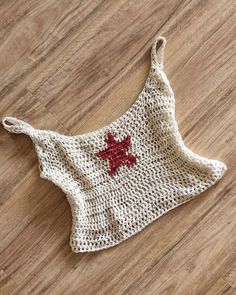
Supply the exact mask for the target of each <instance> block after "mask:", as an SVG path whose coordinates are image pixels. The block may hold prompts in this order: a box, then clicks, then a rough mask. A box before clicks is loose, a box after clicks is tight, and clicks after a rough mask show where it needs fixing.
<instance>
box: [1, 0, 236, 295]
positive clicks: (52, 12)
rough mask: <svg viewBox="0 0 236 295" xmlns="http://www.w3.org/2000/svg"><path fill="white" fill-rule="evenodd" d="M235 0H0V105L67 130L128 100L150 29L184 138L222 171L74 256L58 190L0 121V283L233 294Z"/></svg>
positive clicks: (63, 289)
mask: <svg viewBox="0 0 236 295" xmlns="http://www.w3.org/2000/svg"><path fill="white" fill-rule="evenodd" d="M235 27H236V17H235V1H232V0H228V1H226V0H222V1H214V0H206V1H197V0H195V1H189V0H183V1H176V0H172V1H171V0H170V1H153V0H147V1H125V0H116V1H102V0H95V1H90V0H88V1H71V0H64V1H61V0H45V1H35V0H34V1H33V0H29V1H26V0H25V1H23V0H20V1H12V0H9V1H4V0H2V1H0V115H1V116H2V115H7V116H16V117H18V118H21V119H23V120H25V121H28V122H29V123H31V124H32V125H33V126H34V127H36V128H42V129H49V130H55V131H57V132H61V133H64V134H67V135H77V134H82V133H86V132H90V131H94V130H96V129H97V128H100V127H103V126H104V125H107V124H109V123H110V122H112V121H113V120H115V119H116V118H118V117H119V116H120V115H122V114H123V113H124V112H125V111H126V110H127V109H128V108H129V107H130V106H131V105H132V104H133V102H134V101H135V99H136V97H137V95H138V93H139V92H140V90H141V89H142V87H143V84H144V81H145V79H146V76H147V73H148V69H149V65H150V48H151V44H152V41H153V39H154V37H155V36H156V35H158V34H159V35H163V36H165V37H166V39H167V45H166V49H165V56H164V67H165V71H166V74H167V77H168V78H169V80H170V83H171V86H172V88H173V90H174V93H175V98H176V119H177V121H178V124H179V129H180V132H181V134H182V137H183V139H184V142H185V144H186V145H187V146H188V147H189V148H191V149H192V150H193V151H194V152H196V153H198V154H200V155H202V156H205V157H208V158H210V159H218V160H222V161H223V162H224V163H225V164H226V165H227V167H228V170H227V172H226V174H225V175H224V177H223V178H222V179H221V180H220V181H219V182H218V183H217V184H216V185H214V186H213V187H211V188H210V189H208V190H207V191H206V192H204V193H202V194H201V195H199V196H198V197H196V198H195V199H194V200H192V201H190V202H189V203H187V204H185V205H182V206H180V207H178V208H176V209H174V210H172V211H170V212H169V213H167V214H165V215H164V216H162V217H160V218H159V219H158V220H157V221H155V222H154V223H152V224H151V225H149V226H148V227H146V228H145V229H144V230H143V231H142V232H140V233H138V234H137V235H135V236H133V237H132V238H130V239H128V240H126V241H124V242H122V243H121V244H119V245H118V246H115V247H112V248H110V249H107V250H102V251H98V252H95V253H85V254H75V253H73V252H71V249H70V246H69V236H70V229H71V212H70V207H69V204H68V202H67V200H66V197H65V195H64V193H63V192H62V191H61V190H60V189H59V188H58V187H56V186H55V185H54V184H53V183H51V182H49V181H47V180H45V179H42V178H40V176H39V169H38V162H37V157H36V153H35V150H34V147H33V144H32V142H31V140H30V138H29V137H27V136H26V135H17V134H11V133H9V132H7V131H6V130H5V129H3V128H2V127H1V128H0V133H1V134H0V164H1V165H0V172H1V178H0V179H1V180H0V193H1V194H0V206H1V207H0V294H1V295H2V294H24V295H25V294H63V295H68V294H79V295H81V294H82V295H95V294H109V295H110V294H142V295H143V294H144V295H149V294H150V295H151V294H155V295H156V294H158V295H159V294H165V295H169V294H170V295H172V294H174V295H176V294H181V295H184V294H191V295H195V294H198V295H199V294H204V295H205V294H206V295H210V294H214V295H215V294H227V295H229V294H236V255H235V254H236V253H235V249H236V238H235V237H236V198H235V186H234V180H235V143H236V139H235V111H236V108H235V99H236V98H235V80H236V72H235V68H236V67H235V65H236V63H235V61H236V59H235V50H236V46H235V45H236V38H235V37H236V28H235Z"/></svg>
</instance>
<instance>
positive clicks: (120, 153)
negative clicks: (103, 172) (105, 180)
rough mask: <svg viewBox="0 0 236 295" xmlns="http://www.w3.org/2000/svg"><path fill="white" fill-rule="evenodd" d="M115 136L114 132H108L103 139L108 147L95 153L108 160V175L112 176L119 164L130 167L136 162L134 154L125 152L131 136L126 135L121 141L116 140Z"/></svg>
mask: <svg viewBox="0 0 236 295" xmlns="http://www.w3.org/2000/svg"><path fill="white" fill-rule="evenodd" d="M115 136H116V133H114V132H113V133H111V132H108V133H107V137H106V139H105V142H106V143H107V146H108V147H107V148H106V149H105V150H102V151H99V152H97V153H96V156H98V157H100V158H102V159H103V160H108V161H109V170H108V174H109V175H110V176H114V175H115V174H116V173H117V169H118V168H119V167H120V166H122V165H126V166H127V167H128V168H130V167H132V166H133V165H134V164H135V163H136V162H137V159H136V158H137V157H136V156H134V155H132V154H130V153H127V150H128V148H129V146H130V145H131V136H130V135H127V136H126V137H125V138H124V139H123V140H122V141H116V140H115V138H114V137H115Z"/></svg>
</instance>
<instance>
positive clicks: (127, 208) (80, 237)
mask: <svg viewBox="0 0 236 295" xmlns="http://www.w3.org/2000/svg"><path fill="white" fill-rule="evenodd" d="M157 45H160V46H157ZM165 45H166V39H165V38H164V37H161V36H158V37H157V38H155V40H154V42H153V45H152V50H151V66H150V71H149V75H148V77H147V80H146V83H145V86H144V88H143V90H142V91H141V93H140V94H139V96H138V98H137V99H136V101H135V102H134V104H133V105H132V106H131V107H130V108H129V109H128V110H127V111H126V112H125V113H124V114H123V115H122V116H121V117H119V118H118V119H117V120H115V121H113V122H112V123H110V124H109V125H107V126H105V127H103V128H100V129H98V130H96V131H94V132H89V133H86V134H82V135H77V136H66V135H62V134H59V133H57V132H55V131H48V130H41V129H35V128H33V127H32V126H31V125H30V124H28V123H26V122H24V121H22V120H19V119H16V118H14V117H3V119H2V124H3V126H4V128H5V129H7V130H8V131H10V132H13V133H25V134H27V135H29V136H30V138H31V139H32V141H33V143H34V146H35V150H36V152H37V156H38V160H39V169H40V176H41V177H42V178H45V179H48V180H51V181H52V182H53V183H54V184H55V185H57V186H59V187H60V188H61V189H62V190H63V191H64V192H65V194H66V196H67V199H68V201H69V203H70V206H71V212H72V216H73V224H72V229H71V236H70V245H71V248H72V251H74V252H76V253H77V252H89V251H96V250H101V249H104V248H108V247H111V246H114V245H117V244H118V243H120V242H122V241H124V240H125V239H127V238H129V237H131V236H132V235H134V234H136V233H138V232H139V231H141V230H142V229H143V228H144V227H146V226H147V225H148V224H150V223H151V222H153V221H154V220H156V219H157V218H158V217H160V216H161V215H163V214H164V213H167V212H168V211H169V210H171V209H173V208H176V207H177V206H179V205H181V204H183V203H186V202H188V201H190V200H191V199H192V198H194V197H195V196H197V195H198V194H200V193H201V192H203V191H205V190H206V189H208V188H209V187H210V186H212V185H213V184H214V183H215V182H216V181H218V180H219V179H220V178H221V177H222V176H223V174H224V173H225V171H226V169H227V168H226V166H225V164H224V163H222V162H220V161H217V160H210V159H207V158H204V157H201V156H199V155H197V154H195V153H193V152H192V151H191V150H189V149H188V148H187V147H186V146H185V145H184V142H183V140H182V138H181V135H180V133H179V131H178V126H177V123H176V120H175V98H174V93H173V91H172V89H171V86H170V84H169V81H168V79H167V77H166V75H165V73H164V70H163V54H164V48H165ZM7 122H8V123H7ZM9 123H11V124H12V125H10V124H9ZM108 132H115V133H116V141H117V142H118V141H119V142H121V141H122V140H124V139H125V138H126V137H127V136H130V140H131V142H130V145H129V147H128V150H126V152H127V153H130V154H132V155H134V156H135V157H137V158H136V160H137V161H136V163H134V164H133V165H131V167H128V165H122V164H121V165H120V166H119V167H118V169H117V170H116V174H115V175H109V173H108V168H109V167H108V165H109V162H108V161H106V160H104V159H102V158H101V157H98V156H97V155H96V153H98V152H99V151H102V150H104V149H106V148H107V143H106V141H105V138H106V136H107V134H108ZM116 156H118V154H117V155H116ZM116 159H117V158H116Z"/></svg>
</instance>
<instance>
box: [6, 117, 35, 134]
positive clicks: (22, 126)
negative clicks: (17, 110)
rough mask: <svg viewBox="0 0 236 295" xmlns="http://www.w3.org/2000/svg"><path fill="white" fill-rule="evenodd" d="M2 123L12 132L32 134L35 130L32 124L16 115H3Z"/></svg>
mask: <svg viewBox="0 0 236 295" xmlns="http://www.w3.org/2000/svg"><path fill="white" fill-rule="evenodd" d="M9 123H10V124H9ZM2 125H3V127H4V128H5V129H6V130H7V131H9V132H11V133H25V134H27V135H32V134H33V133H34V131H35V129H34V128H33V127H32V126H31V125H30V124H28V123H26V122H24V121H22V120H19V119H16V118H14V117H3V118H2Z"/></svg>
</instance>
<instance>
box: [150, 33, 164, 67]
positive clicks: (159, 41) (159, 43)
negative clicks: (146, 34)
mask: <svg viewBox="0 0 236 295" xmlns="http://www.w3.org/2000/svg"><path fill="white" fill-rule="evenodd" d="M165 46H166V38H165V37H163V36H157V37H156V38H155V40H154V42H153V44H152V50H151V61H152V65H154V66H158V67H159V68H160V69H162V70H163V60H164V51H165Z"/></svg>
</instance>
